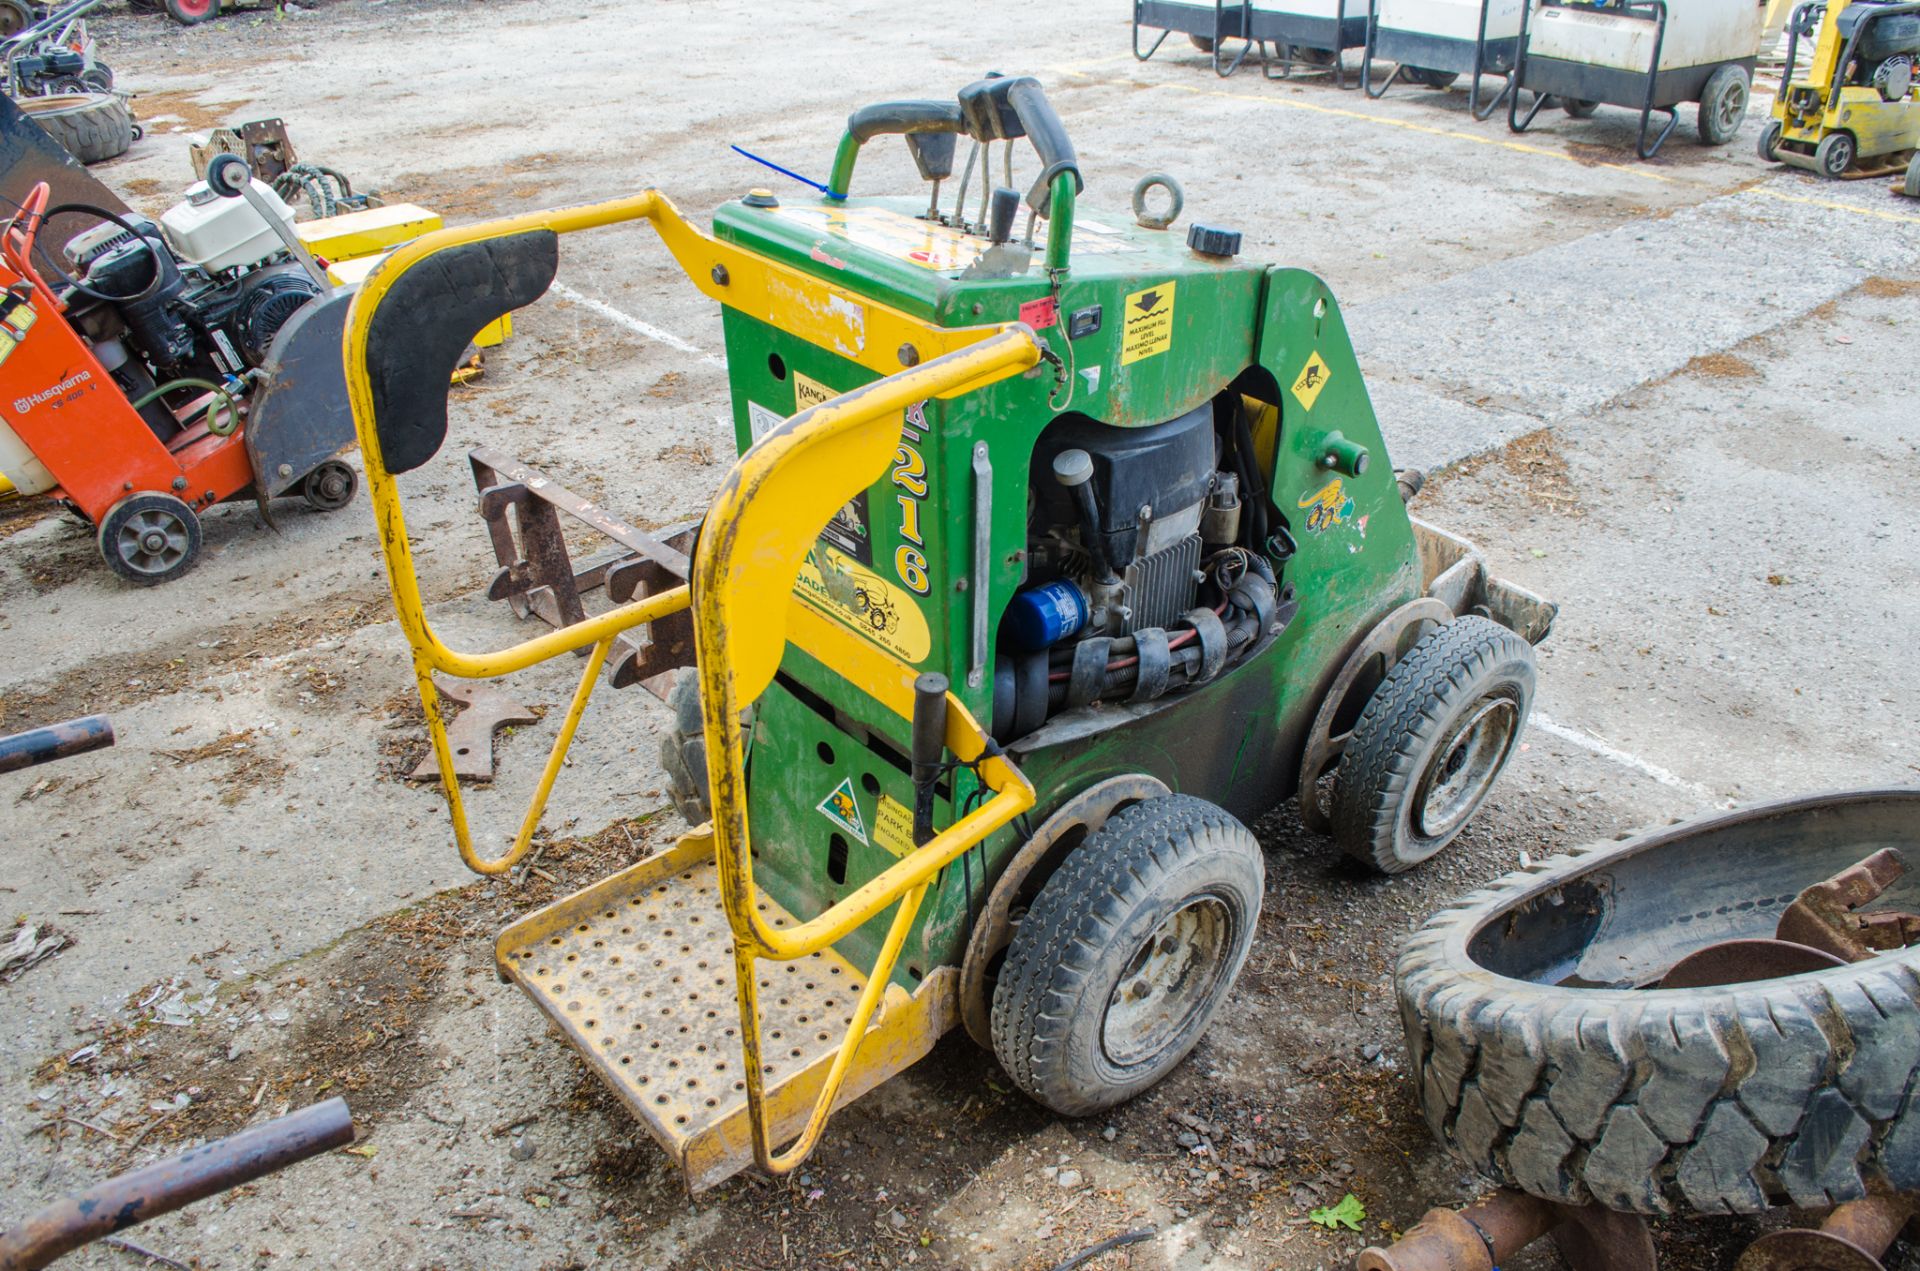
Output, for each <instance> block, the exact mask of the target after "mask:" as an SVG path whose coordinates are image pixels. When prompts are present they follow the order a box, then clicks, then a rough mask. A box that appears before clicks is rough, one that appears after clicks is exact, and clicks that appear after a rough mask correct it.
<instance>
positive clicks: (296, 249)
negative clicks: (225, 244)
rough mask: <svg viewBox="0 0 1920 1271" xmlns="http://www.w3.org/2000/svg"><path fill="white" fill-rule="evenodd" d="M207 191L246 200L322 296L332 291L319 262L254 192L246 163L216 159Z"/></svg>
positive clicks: (229, 156) (223, 156) (231, 156)
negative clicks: (317, 287) (315, 285)
mask: <svg viewBox="0 0 1920 1271" xmlns="http://www.w3.org/2000/svg"><path fill="white" fill-rule="evenodd" d="M207 188H208V189H210V190H212V191H213V192H214V193H215V194H218V195H220V196H221V197H223V198H229V199H245V200H246V201H247V203H248V204H249V205H250V206H251V207H252V208H253V210H254V211H256V212H258V213H259V214H260V219H261V220H263V221H265V222H266V223H267V228H268V229H271V230H272V231H273V232H274V236H275V237H277V238H278V239H279V240H280V243H281V245H282V246H284V247H285V248H286V249H287V253H288V254H289V255H291V256H292V257H293V258H294V260H296V261H298V262H299V264H300V267H301V268H302V269H304V270H306V272H307V277H309V278H311V279H313V281H314V282H315V283H316V284H317V285H318V286H319V288H320V290H321V292H322V293H323V294H324V293H329V292H331V291H332V290H333V279H331V278H329V277H327V271H326V270H324V269H322V268H320V262H319V261H317V260H315V259H314V258H313V253H311V252H309V251H308V250H307V245H306V244H305V243H303V242H301V241H300V239H299V236H298V235H296V234H295V233H294V232H293V229H292V228H291V227H290V226H288V225H287V223H286V222H285V221H283V220H281V219H280V217H279V215H278V214H277V213H276V212H275V211H274V210H273V205H272V204H271V203H268V202H267V201H266V199H264V198H262V197H261V195H260V191H258V190H256V189H254V188H253V172H252V171H251V170H250V169H249V168H248V167H247V161H246V160H245V159H242V158H241V157H240V156H239V155H237V154H219V155H215V156H214V157H213V162H211V163H209V164H208V165H207Z"/></svg>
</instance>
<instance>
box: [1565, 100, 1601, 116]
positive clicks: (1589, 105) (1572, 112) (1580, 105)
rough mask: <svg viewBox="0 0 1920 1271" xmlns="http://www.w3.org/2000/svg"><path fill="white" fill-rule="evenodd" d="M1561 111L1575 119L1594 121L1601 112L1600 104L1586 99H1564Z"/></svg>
mask: <svg viewBox="0 0 1920 1271" xmlns="http://www.w3.org/2000/svg"><path fill="white" fill-rule="evenodd" d="M1560 109H1562V110H1564V111H1566V112H1567V114H1568V115H1569V116H1570V117H1572V118H1574V119H1592V118H1593V117H1594V115H1595V114H1596V113H1598V111H1599V110H1600V103H1599V102H1595V101H1588V100H1587V99H1586V98H1584V97H1562V98H1561V99H1560Z"/></svg>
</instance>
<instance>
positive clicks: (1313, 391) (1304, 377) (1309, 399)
mask: <svg viewBox="0 0 1920 1271" xmlns="http://www.w3.org/2000/svg"><path fill="white" fill-rule="evenodd" d="M1332 377H1333V372H1332V371H1329V370H1328V369H1327V364H1326V363H1325V362H1323V361H1321V359H1320V354H1319V352H1318V351H1317V350H1316V351H1315V352H1314V354H1313V356H1311V357H1309V358H1308V359H1307V364H1306V365H1305V366H1303V367H1301V368H1300V374H1298V375H1296V376H1294V379H1293V395H1294V396H1295V397H1297V398H1299V399H1300V404H1301V405H1302V406H1304V407H1306V408H1307V409H1308V410H1312V409H1313V404H1314V403H1315V402H1317V401H1319V400H1320V390H1321V389H1323V388H1325V387H1326V386H1327V381H1328V380H1329V379H1331V378H1332Z"/></svg>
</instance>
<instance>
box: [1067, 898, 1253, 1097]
mask: <svg viewBox="0 0 1920 1271" xmlns="http://www.w3.org/2000/svg"><path fill="white" fill-rule="evenodd" d="M1232 935H1233V918H1232V915H1231V913H1230V912H1229V911H1228V909H1227V906H1226V905H1225V903H1223V902H1222V901H1220V900H1218V899H1216V898H1214V897H1212V896H1200V897H1196V898H1195V899H1193V900H1190V901H1188V902H1187V903H1186V904H1185V905H1183V906H1181V907H1180V908H1179V909H1177V910H1175V911H1174V912H1173V913H1171V914H1168V915H1167V916H1166V918H1164V919H1163V920H1162V921H1161V923H1160V925H1159V926H1158V927H1156V928H1155V929H1154V931H1153V934H1151V935H1150V936H1148V937H1147V939H1146V940H1145V941H1144V942H1142V944H1141V946H1140V949H1139V952H1137V953H1135V954H1134V955H1133V960H1132V961H1131V962H1129V963H1128V965H1127V969H1126V971H1125V973H1124V974H1122V975H1121V977H1120V981H1119V983H1118V984H1117V985H1116V986H1115V988H1114V990H1113V996H1112V997H1111V998H1110V999H1109V1000H1108V1002H1107V1011H1106V1018H1105V1019H1104V1020H1103V1021H1102V1022H1101V1026H1100V1044H1101V1048H1102V1049H1103V1050H1105V1051H1106V1053H1107V1058H1109V1059H1110V1060H1112V1061H1113V1062H1114V1063H1116V1064H1120V1065H1123V1066H1132V1065H1134V1064H1138V1063H1141V1062H1143V1061H1145V1060H1150V1059H1152V1058H1153V1057H1154V1056H1155V1055H1157V1054H1159V1053H1160V1052H1161V1051H1163V1050H1165V1049H1166V1048H1167V1046H1169V1045H1171V1044H1172V1043H1173V1041H1174V1040H1175V1039H1177V1038H1178V1037H1179V1036H1180V1035H1181V1034H1182V1032H1183V1031H1184V1030H1185V1027H1186V1024H1187V1021H1188V1020H1189V1019H1190V1018H1191V1017H1192V1015H1193V1014H1194V1012H1196V1011H1199V1010H1202V1009H1204V1008H1205V1007H1206V1004H1207V1001H1208V999H1209V998H1210V997H1212V995H1213V989H1214V985H1215V983H1216V982H1217V981H1218V980H1219V978H1220V974H1221V972H1222V971H1223V970H1224V969H1225V965H1226V958H1227V950H1228V949H1229V948H1231V947H1232Z"/></svg>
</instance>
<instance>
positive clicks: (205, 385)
mask: <svg viewBox="0 0 1920 1271" xmlns="http://www.w3.org/2000/svg"><path fill="white" fill-rule="evenodd" d="M176 388H198V389H204V390H206V391H207V392H209V393H212V394H213V395H214V396H215V397H218V398H219V399H220V401H219V402H215V403H214V404H213V405H211V406H209V407H207V431H208V432H210V433H212V434H213V435H214V436H216V437H231V436H232V435H233V434H234V432H235V431H236V430H237V429H238V428H239V427H240V405H239V403H237V402H235V401H234V400H233V397H232V395H231V394H229V393H228V392H227V390H226V389H224V388H221V387H220V386H219V385H218V384H215V383H214V382H213V381H212V380H203V379H195V378H193V377H191V376H188V377H185V378H182V379H177V380H168V381H167V382H166V383H164V384H162V385H160V387H158V388H156V389H153V390H152V391H150V392H146V393H142V394H141V395H140V396H139V397H136V398H134V400H133V403H132V405H133V408H134V409H135V410H139V409H140V408H141V407H143V406H146V405H148V404H149V403H151V402H153V401H155V400H157V399H159V398H161V397H164V396H165V395H166V394H168V393H171V392H173V391H174V390H175V389H176ZM221 402H225V403H226V407H227V426H226V427H225V428H222V427H221V426H220V423H219V421H218V420H216V419H215V418H214V416H213V412H214V411H216V410H218V409H219V408H220V403H221Z"/></svg>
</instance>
